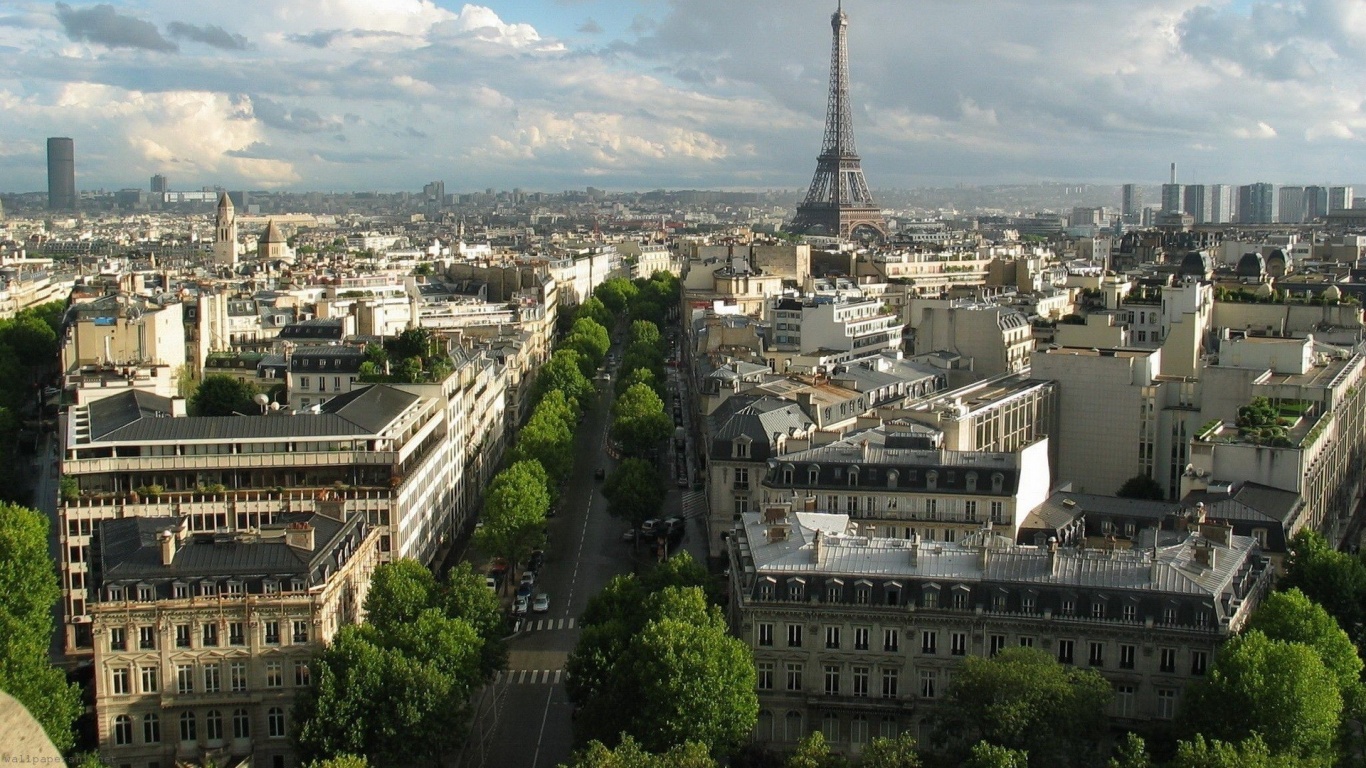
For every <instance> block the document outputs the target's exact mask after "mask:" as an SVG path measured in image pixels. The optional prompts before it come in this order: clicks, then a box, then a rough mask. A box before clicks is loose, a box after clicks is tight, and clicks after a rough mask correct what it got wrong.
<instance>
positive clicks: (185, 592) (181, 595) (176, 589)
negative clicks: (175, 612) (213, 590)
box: [171, 583, 190, 600]
mask: <svg viewBox="0 0 1366 768" xmlns="http://www.w3.org/2000/svg"><path fill="white" fill-rule="evenodd" d="M171 595H172V596H173V597H175V599H177V600H184V599H186V598H188V597H189V596H190V585H189V584H180V583H176V584H175V585H174V586H172V587H171Z"/></svg>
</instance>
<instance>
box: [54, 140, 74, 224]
mask: <svg viewBox="0 0 1366 768" xmlns="http://www.w3.org/2000/svg"><path fill="white" fill-rule="evenodd" d="M47 208H48V210H50V211H74V210H76V142H74V141H72V140H71V139H66V138H51V139H48V140H47Z"/></svg>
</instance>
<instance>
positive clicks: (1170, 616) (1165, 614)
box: [1162, 605, 1176, 624]
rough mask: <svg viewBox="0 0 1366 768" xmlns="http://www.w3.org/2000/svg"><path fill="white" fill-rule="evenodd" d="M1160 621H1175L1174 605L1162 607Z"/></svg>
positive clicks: (1171, 622) (1169, 622)
mask: <svg viewBox="0 0 1366 768" xmlns="http://www.w3.org/2000/svg"><path fill="white" fill-rule="evenodd" d="M1162 621H1163V623H1166V624H1175V623H1176V606H1174V605H1169V606H1167V607H1166V608H1163V609H1162Z"/></svg>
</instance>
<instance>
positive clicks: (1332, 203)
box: [1328, 187, 1352, 211]
mask: <svg viewBox="0 0 1366 768" xmlns="http://www.w3.org/2000/svg"><path fill="white" fill-rule="evenodd" d="M1351 207H1352V188H1351V187H1329V188H1328V210H1330V211H1345V210H1347V209H1348V208H1351Z"/></svg>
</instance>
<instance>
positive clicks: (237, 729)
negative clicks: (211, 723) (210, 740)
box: [232, 709, 251, 739]
mask: <svg viewBox="0 0 1366 768" xmlns="http://www.w3.org/2000/svg"><path fill="white" fill-rule="evenodd" d="M232 737H233V738H234V739H250V738H251V718H250V717H248V716H247V711H246V710H245V709H234V710H233V711H232Z"/></svg>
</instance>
